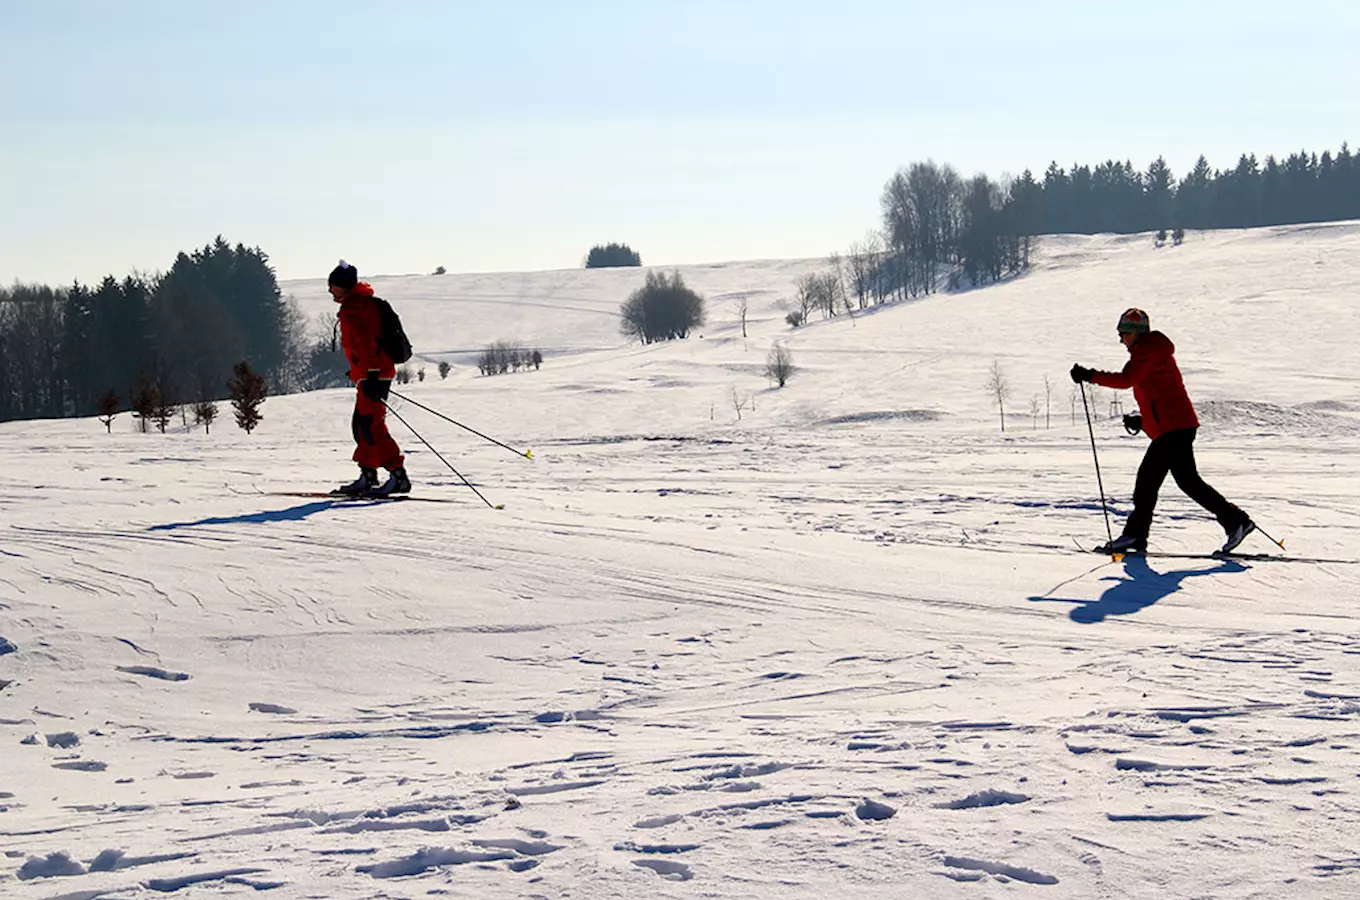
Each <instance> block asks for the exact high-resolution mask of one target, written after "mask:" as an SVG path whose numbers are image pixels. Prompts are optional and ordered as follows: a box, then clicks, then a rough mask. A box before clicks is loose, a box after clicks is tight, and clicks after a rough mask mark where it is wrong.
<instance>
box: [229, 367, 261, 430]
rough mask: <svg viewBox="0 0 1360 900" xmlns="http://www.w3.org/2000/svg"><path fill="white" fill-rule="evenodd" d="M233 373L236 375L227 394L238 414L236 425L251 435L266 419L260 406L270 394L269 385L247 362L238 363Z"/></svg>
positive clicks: (230, 382)
mask: <svg viewBox="0 0 1360 900" xmlns="http://www.w3.org/2000/svg"><path fill="white" fill-rule="evenodd" d="M232 371H233V373H234V374H233V376H232V379H231V381H229V382H227V394H228V395H229V396H230V397H231V406H232V409H233V410H234V411H235V413H236V424H237V425H239V426H241V428H242V429H244V430H245V433H246V434H250V433H251V432H252V431H254V430H255V426H257V425H259V424H260V420H261V419H262V418H264V417H263V416H262V415H260V404H261V403H264V400H265V396H266V395H267V394H268V385H267V384H266V383H265V380H264V376H262V375H259V374H257V373H256V372H255V370H254V369H252V368H251V367H250V363H249V362H247V361H246V360H241V361H240V362H238V363H237V364H236V365H235V366H233V367H232Z"/></svg>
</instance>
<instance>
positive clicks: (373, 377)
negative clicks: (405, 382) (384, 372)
mask: <svg viewBox="0 0 1360 900" xmlns="http://www.w3.org/2000/svg"><path fill="white" fill-rule="evenodd" d="M390 387H391V385H387V384H383V382H382V379H381V378H379V377H378V370H377V369H370V370H369V372H368V377H367V378H365V379H364V380H363V381H361V382H359V390H361V391H363V392H364V396H365V397H367V398H368V399H370V400H372V401H374V402H375V403H381V402H382V401H384V400H386V399H387V391H388V390H389V389H390Z"/></svg>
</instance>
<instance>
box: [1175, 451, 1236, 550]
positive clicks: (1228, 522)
mask: <svg viewBox="0 0 1360 900" xmlns="http://www.w3.org/2000/svg"><path fill="white" fill-rule="evenodd" d="M1195 431H1196V429H1194V428H1186V429H1184V430H1181V431H1173V432H1172V433H1171V434H1172V435H1176V436H1178V440H1177V443H1176V445H1175V452H1174V454H1173V455H1172V458H1171V477H1172V478H1174V479H1176V485H1177V487H1179V488H1180V489H1181V490H1182V491H1184V492H1185V495H1186V496H1187V497H1189V498H1190V499H1191V500H1194V501H1195V502H1196V503H1198V504H1199V505H1200V506H1202V507H1204V508H1205V509H1207V510H1208V511H1209V512H1211V513H1213V515H1214V518H1215V519H1217V520H1218V524H1219V525H1222V526H1223V530H1224V531H1226V532H1231V531H1232V530H1233V529H1234V528H1236V527H1237V526H1238V525H1240V524H1241V523H1242V522H1245V521H1246V519H1247V514H1246V513H1244V512H1242V510H1240V509H1238V508H1237V507H1236V506H1234V505H1233V504H1231V503H1229V502H1228V501H1227V500H1226V499H1224V497H1223V495H1222V494H1220V493H1219V492H1218V491H1216V490H1214V489H1213V488H1212V487H1210V486H1209V485H1208V484H1207V483H1206V482H1205V481H1204V479H1203V478H1201V477H1200V474H1199V467H1198V466H1197V465H1196V464H1195ZM1169 436H1170V435H1168V437H1169Z"/></svg>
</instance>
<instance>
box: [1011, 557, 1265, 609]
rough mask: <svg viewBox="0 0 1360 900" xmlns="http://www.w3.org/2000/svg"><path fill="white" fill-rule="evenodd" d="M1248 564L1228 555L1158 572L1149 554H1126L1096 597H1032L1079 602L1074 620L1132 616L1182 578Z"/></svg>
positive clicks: (1243, 569)
mask: <svg viewBox="0 0 1360 900" xmlns="http://www.w3.org/2000/svg"><path fill="white" fill-rule="evenodd" d="M1247 570H1248V567H1247V566H1244V565H1242V563H1240V562H1238V561H1237V560H1235V559H1225V560H1223V561H1222V562H1220V563H1218V564H1217V565H1215V566H1212V567H1210V568H1207V569H1187V570H1180V571H1175V572H1157V571H1154V570H1153V568H1152V567H1151V566H1150V565H1148V560H1147V557H1145V556H1141V555H1139V554H1136V553H1132V554H1129V555H1128V556H1126V557H1124V574H1123V575H1122V576H1118V575H1108V576H1106V577H1104V578H1102V579H1101V581H1113V582H1114V584H1113V585H1111V586H1110V587H1109V588H1108V589H1106V591H1105V593H1103V594H1101V595H1100V598H1099V599H1097V600H1071V599H1067V598H1064V597H1050V596H1048V595H1044V596H1039V597H1030V598H1029V599H1030V600H1032V601H1035V602H1052V601H1055V602H1058V603H1074V604H1076V605H1075V606H1074V607H1073V608H1072V611H1071V612H1070V613H1068V617H1069V618H1071V619H1072V621H1073V622H1079V623H1081V624H1083V625H1093V624H1095V623H1096V622H1103V621H1105V619H1106V618H1107V617H1108V616H1129V615H1133V614H1134V613H1136V612H1140V611H1141V610H1144V609H1147V608H1148V607H1149V606H1152V605H1153V604H1154V603H1156V602H1157V601H1159V600H1161V599H1163V598H1164V597H1168V596H1170V595H1171V594H1174V593H1175V592H1176V591H1179V590H1180V589H1181V582H1183V581H1184V580H1185V579H1187V578H1195V577H1198V576H1200V575H1219V574H1226V573H1230V572H1246V571H1247Z"/></svg>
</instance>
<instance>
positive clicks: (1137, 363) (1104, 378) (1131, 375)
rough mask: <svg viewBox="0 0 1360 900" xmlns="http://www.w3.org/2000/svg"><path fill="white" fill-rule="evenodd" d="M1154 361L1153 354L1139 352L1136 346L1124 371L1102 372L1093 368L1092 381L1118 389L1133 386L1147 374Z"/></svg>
mask: <svg viewBox="0 0 1360 900" xmlns="http://www.w3.org/2000/svg"><path fill="white" fill-rule="evenodd" d="M1152 361H1153V356H1152V354H1150V353H1139V352H1138V350H1137V348H1135V349H1134V352H1133V355H1132V356H1130V357H1129V361H1128V362H1126V363H1125V364H1124V370H1123V371H1122V372H1102V371H1100V370H1099V369H1093V370H1092V371H1091V383H1092V384H1098V385H1100V386H1101V387H1107V388H1114V389H1116V390H1123V389H1124V388H1131V387H1133V386H1134V385H1135V384H1137V383H1138V382H1140V381H1142V380H1143V378H1144V377H1145V376H1146V375H1147V373H1148V369H1150V368H1151V367H1152Z"/></svg>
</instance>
